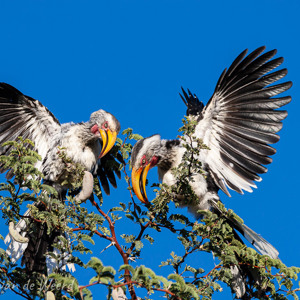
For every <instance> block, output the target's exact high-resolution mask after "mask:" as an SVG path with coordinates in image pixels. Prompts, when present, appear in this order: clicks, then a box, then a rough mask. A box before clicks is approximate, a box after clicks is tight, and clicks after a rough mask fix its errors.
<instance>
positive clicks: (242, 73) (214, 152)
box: [131, 47, 292, 294]
mask: <svg viewBox="0 0 300 300" xmlns="http://www.w3.org/2000/svg"><path fill="white" fill-rule="evenodd" d="M264 50H265V47H260V48H258V49H256V50H255V51H253V52H252V53H250V54H249V55H248V56H246V54H247V50H245V51H243V52H242V53H241V54H240V55H239V56H238V57H237V58H236V59H235V60H234V62H233V63H232V64H231V66H230V67H229V69H228V70H227V69H225V70H224V71H223V73H222V74H221V76H220V78H219V80H218V83H217V85H216V88H215V91H214V93H213V95H212V97H211V98H210V100H209V101H208V103H207V104H206V106H204V105H203V103H202V102H200V101H199V100H198V98H197V97H196V95H192V94H191V92H190V91H189V90H188V92H185V91H184V90H183V89H182V91H183V96H182V95H180V96H181V98H182V100H183V101H184V103H185V104H186V105H187V115H188V116H190V118H191V119H192V120H194V121H196V127H195V132H194V136H195V138H198V139H201V140H202V141H203V143H204V144H205V145H206V146H208V148H209V149H201V150H200V152H199V155H198V156H197V157H196V159H197V160H198V161H199V162H201V164H202V168H203V170H204V174H193V175H192V176H191V178H190V180H189V183H190V186H191V188H192V189H193V191H194V193H195V194H196V196H197V198H198V203H196V204H188V205H189V207H188V209H189V211H190V212H192V213H193V214H194V215H195V216H196V217H199V214H198V213H197V211H199V210H211V211H213V212H215V213H217V214H219V213H220V211H219V209H218V206H217V205H216V204H217V202H218V201H220V198H219V195H218V191H219V190H222V191H223V192H224V193H225V194H226V195H228V196H230V194H229V191H228V188H229V189H231V190H234V191H236V192H238V193H241V194H242V193H243V190H244V191H248V192H251V191H252V189H251V188H252V187H256V185H255V183H254V182H255V181H260V180H261V177H260V176H259V175H258V174H262V173H265V172H267V168H266V167H265V166H264V165H267V164H270V163H271V162H272V159H271V158H270V156H271V155H273V154H275V152H276V150H275V149H274V148H273V147H271V146H269V144H274V143H276V142H278V140H279V136H278V135H277V134H276V133H277V132H278V131H279V130H280V129H281V128H282V123H281V121H282V120H283V119H284V118H285V117H286V116H287V112H286V111H284V110H277V109H278V108H280V107H282V106H284V105H286V104H288V103H289V102H290V101H291V97H290V96H285V97H277V95H278V94H280V93H282V92H284V91H286V90H288V89H289V88H290V87H291V86H292V83H291V82H284V83H279V84H276V85H272V84H273V83H274V82H276V81H278V80H280V79H282V78H283V77H284V76H285V75H286V74H287V70H286V69H281V70H278V71H274V72H272V71H273V70H274V69H275V68H277V67H278V66H279V65H281V64H282V62H283V58H282V57H279V58H275V59H272V58H273V56H274V55H275V54H276V52H277V51H276V50H272V51H269V52H266V53H264V54H262V52H263V51H264ZM184 143H185V142H184V141H182V140H164V139H161V138H160V136H159V135H153V136H150V137H148V138H145V139H142V140H139V141H138V142H137V143H136V144H135V146H134V147H133V150H132V156H131V165H132V186H133V190H134V192H135V194H136V195H137V197H138V198H139V199H140V200H141V201H142V202H144V203H147V202H148V199H147V196H146V189H145V183H146V177H147V173H148V171H149V169H150V168H152V167H154V166H157V168H158V173H159V177H160V178H161V179H162V182H163V183H165V184H167V185H169V186H171V185H174V184H176V178H175V177H174V175H173V173H172V168H174V167H177V166H178V165H179V164H180V163H181V161H182V157H183V154H184V153H185V151H186V148H185V147H184ZM178 198H179V199H178V201H179V202H180V198H182V197H178ZM183 202H184V201H183ZM180 204H182V206H186V205H187V204H184V203H180ZM231 225H232V226H233V227H235V228H236V229H237V230H238V231H239V232H241V233H242V234H243V235H244V236H245V237H246V239H248V240H249V241H250V243H251V244H252V245H254V246H255V247H256V248H257V249H258V250H259V251H260V252H261V253H262V254H266V255H269V256H270V257H272V258H277V257H278V251H277V250H276V249H275V248H274V247H273V246H272V245H270V244H269V243H268V242H267V241H266V240H264V239H263V238H262V237H261V236H260V235H258V234H256V233H255V232H253V231H252V230H251V229H250V228H249V227H247V226H246V225H244V224H241V223H239V222H237V221H236V220H234V222H231ZM240 294H242V292H241V293H240Z"/></svg>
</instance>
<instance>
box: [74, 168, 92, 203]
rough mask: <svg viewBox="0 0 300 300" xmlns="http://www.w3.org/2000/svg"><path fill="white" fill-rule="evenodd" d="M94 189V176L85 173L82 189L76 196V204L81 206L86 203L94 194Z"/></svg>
mask: <svg viewBox="0 0 300 300" xmlns="http://www.w3.org/2000/svg"><path fill="white" fill-rule="evenodd" d="M93 187H94V177H93V175H92V174H91V173H90V172H88V171H84V175H83V180H82V189H81V191H80V193H79V194H78V195H76V197H75V202H76V203H77V204H80V203H82V202H84V201H86V200H87V199H88V198H89V197H90V196H91V194H92V193H93Z"/></svg>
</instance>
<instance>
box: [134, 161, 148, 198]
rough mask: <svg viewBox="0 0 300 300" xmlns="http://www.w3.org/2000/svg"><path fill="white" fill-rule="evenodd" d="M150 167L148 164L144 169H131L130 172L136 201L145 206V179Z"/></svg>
mask: <svg viewBox="0 0 300 300" xmlns="http://www.w3.org/2000/svg"><path fill="white" fill-rule="evenodd" d="M150 166H151V164H150V163H149V164H148V165H146V166H145V167H140V168H139V169H136V168H132V172H131V181H132V188H133V191H134V193H135V194H136V196H137V197H138V199H139V200H140V201H142V202H143V203H145V204H147V203H149V201H148V198H147V194H146V179H147V174H148V171H149V169H150Z"/></svg>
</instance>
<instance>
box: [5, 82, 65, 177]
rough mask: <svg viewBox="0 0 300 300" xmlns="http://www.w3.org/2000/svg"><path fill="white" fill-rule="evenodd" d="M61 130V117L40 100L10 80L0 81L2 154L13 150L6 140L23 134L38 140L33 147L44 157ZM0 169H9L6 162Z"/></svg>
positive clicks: (35, 140) (24, 136) (14, 138)
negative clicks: (5, 166) (14, 85)
mask: <svg viewBox="0 0 300 300" xmlns="http://www.w3.org/2000/svg"><path fill="white" fill-rule="evenodd" d="M60 130H61V128H60V123H59V122H58V120H57V119H56V118H55V117H54V115H53V114H52V113H51V112H50V111H49V110H48V109H47V108H46V107H45V106H43V105H42V104H41V103H40V102H39V101H38V100H35V99H33V98H31V97H28V96H25V95H23V94H22V93H21V92H20V91H19V90H17V89H16V88H14V87H13V86H11V85H9V84H7V83H0V155H7V154H9V152H10V150H11V147H10V146H6V147H3V146H2V144H3V143H4V142H6V141H12V140H16V139H17V138H18V137H19V136H22V137H23V138H24V139H26V138H29V139H30V140H32V141H33V142H34V143H35V148H34V149H35V150H36V151H37V152H38V153H39V154H40V155H41V156H42V159H44V157H45V156H46V153H47V152H48V149H49V147H50V141H51V139H52V138H53V136H54V135H55V134H57V133H58V132H60ZM39 165H40V163H39ZM0 170H1V172H4V171H6V170H5V169H4V168H3V166H0Z"/></svg>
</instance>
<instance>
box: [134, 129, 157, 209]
mask: <svg viewBox="0 0 300 300" xmlns="http://www.w3.org/2000/svg"><path fill="white" fill-rule="evenodd" d="M160 147H161V139H160V136H159V135H158V134H156V135H153V136H150V137H148V138H145V139H142V140H139V141H138V142H137V143H136V144H135V145H134V147H133V149H132V154H131V161H130V162H131V166H132V172H131V180H132V188H133V191H134V193H135V194H136V196H137V197H138V199H139V200H140V201H142V202H143V203H148V202H149V201H148V198H147V194H146V179H147V174H148V171H149V170H150V169H151V168H153V167H154V166H156V165H157V164H158V163H159V160H160V155H159V150H160Z"/></svg>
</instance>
